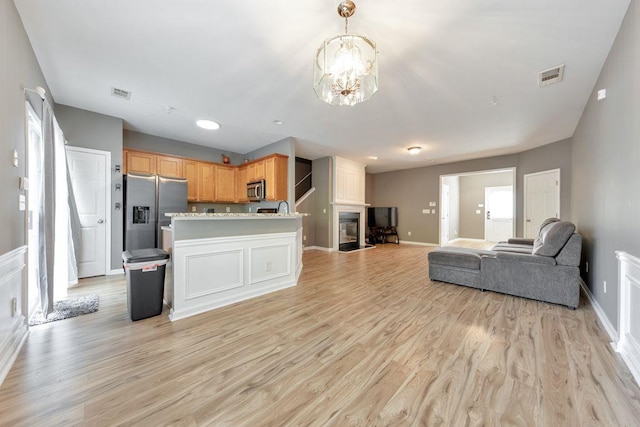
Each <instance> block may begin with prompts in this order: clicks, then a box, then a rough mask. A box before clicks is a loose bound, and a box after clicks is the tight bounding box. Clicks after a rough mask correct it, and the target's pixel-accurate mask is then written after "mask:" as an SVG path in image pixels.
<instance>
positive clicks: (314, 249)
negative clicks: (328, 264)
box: [302, 246, 333, 252]
mask: <svg viewBox="0 0 640 427" xmlns="http://www.w3.org/2000/svg"><path fill="white" fill-rule="evenodd" d="M302 250H304V251H325V252H333V248H325V247H324V246H305V247H304V248H302Z"/></svg>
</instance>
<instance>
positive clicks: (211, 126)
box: [196, 119, 220, 130]
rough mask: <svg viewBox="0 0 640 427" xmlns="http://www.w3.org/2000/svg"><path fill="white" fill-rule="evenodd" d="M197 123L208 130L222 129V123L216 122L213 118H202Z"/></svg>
mask: <svg viewBox="0 0 640 427" xmlns="http://www.w3.org/2000/svg"><path fill="white" fill-rule="evenodd" d="M196 124H197V125H198V126H200V127H201V128H202V129H207V130H216V129H220V123H218V122H214V121H213V120H208V119H201V120H198V121H197V122H196Z"/></svg>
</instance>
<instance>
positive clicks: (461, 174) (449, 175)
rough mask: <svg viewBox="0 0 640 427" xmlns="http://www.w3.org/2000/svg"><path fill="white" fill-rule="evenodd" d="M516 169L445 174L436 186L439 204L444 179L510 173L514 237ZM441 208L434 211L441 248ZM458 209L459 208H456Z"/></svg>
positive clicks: (507, 168)
mask: <svg viewBox="0 0 640 427" xmlns="http://www.w3.org/2000/svg"><path fill="white" fill-rule="evenodd" d="M516 170H517V169H516V167H515V166H512V167H506V168H500V169H488V170H484V171H476V172H460V173H450V174H446V175H440V184H439V185H438V200H439V201H440V203H442V185H443V184H444V182H443V181H444V178H448V177H454V176H457V177H460V176H469V175H485V174H490V173H501V172H509V171H510V172H511V176H512V180H511V182H512V185H513V218H514V219H513V235H514V236H515V235H516V214H517V211H516V200H517V197H518V191H517V188H518V185H517V184H518V183H517V177H518V176H517V174H516ZM441 208H442V207H441V206H440V207H438V209H437V210H436V211H437V213H438V246H442V216H441V215H440V212H441ZM458 209H459V207H458ZM449 217H451V211H449ZM458 237H459V238H463V239H464V237H462V236H458Z"/></svg>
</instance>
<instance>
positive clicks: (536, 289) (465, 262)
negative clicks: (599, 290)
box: [429, 218, 582, 308]
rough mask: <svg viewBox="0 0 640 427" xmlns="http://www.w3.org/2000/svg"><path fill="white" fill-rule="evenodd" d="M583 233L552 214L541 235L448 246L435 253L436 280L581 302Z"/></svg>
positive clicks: (432, 268)
mask: <svg viewBox="0 0 640 427" xmlns="http://www.w3.org/2000/svg"><path fill="white" fill-rule="evenodd" d="M581 252H582V237H581V236H580V234H578V233H575V225H574V224H572V223H570V222H567V221H560V220H558V219H556V218H549V219H548V220H546V221H545V222H544V223H543V224H542V226H541V227H540V230H539V233H538V237H537V238H536V239H509V240H508V241H506V242H500V243H498V244H497V245H496V246H494V247H493V248H492V250H490V251H485V250H477V249H469V248H458V247H442V248H438V249H436V250H434V251H432V252H430V253H429V278H430V279H431V280H436V281H441V282H449V283H455V284H458V285H465V286H471V287H474V288H478V289H482V290H490V291H495V292H501V293H504V294H509V295H516V296H521V297H525V298H532V299H536V300H539V301H545V302H550V303H554V304H561V305H565V306H567V307H570V308H576V307H578V303H579V298H580V269H579V266H580V257H581Z"/></svg>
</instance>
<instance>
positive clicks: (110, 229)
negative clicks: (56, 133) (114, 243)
mask: <svg viewBox="0 0 640 427" xmlns="http://www.w3.org/2000/svg"><path fill="white" fill-rule="evenodd" d="M65 148H66V149H67V150H70V151H77V152H80V153H89V154H100V155H104V156H105V157H106V161H107V164H106V167H105V168H104V174H105V189H106V191H105V201H104V202H105V213H104V214H105V222H106V225H107V227H105V239H104V242H105V248H104V249H105V250H104V254H105V260H104V274H105V275H109V274H110V272H111V233H112V232H113V223H112V222H111V151H104V150H96V149H93V148H85V147H78V146H75V145H67V146H66V147H65Z"/></svg>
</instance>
